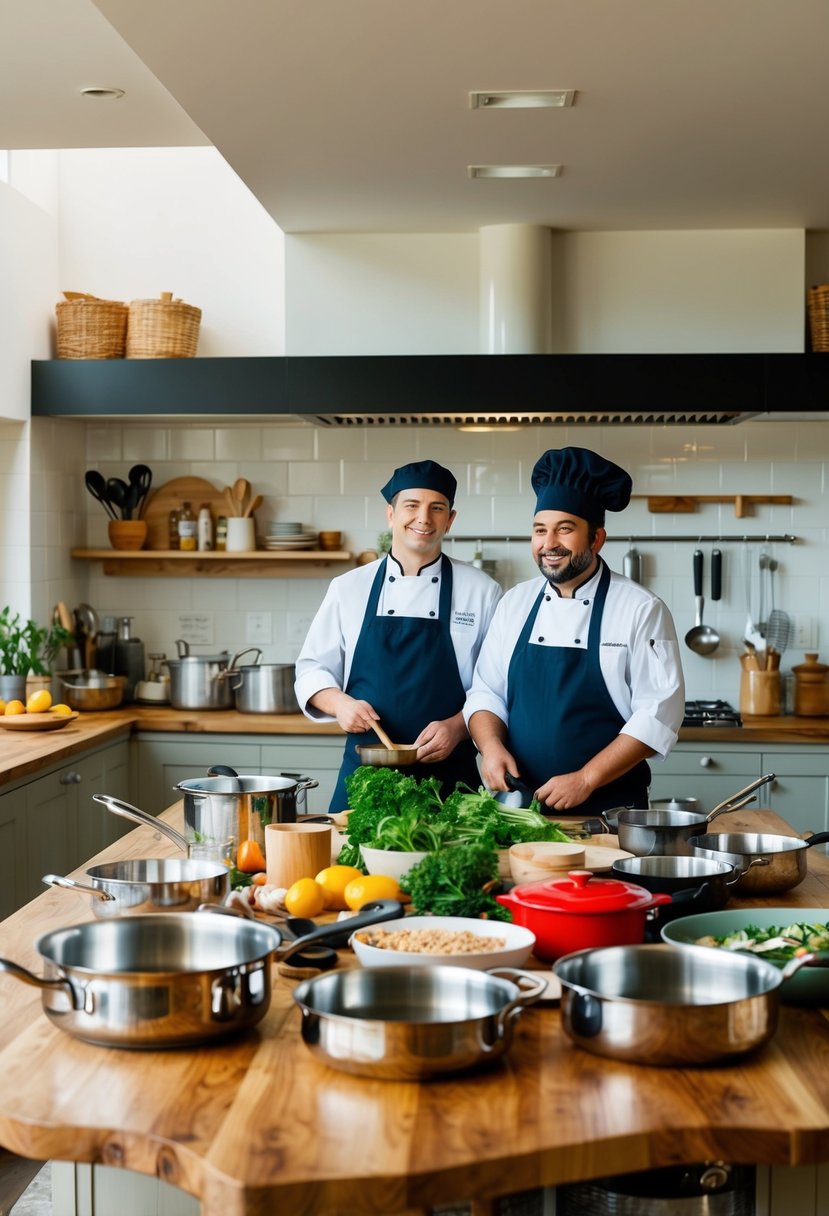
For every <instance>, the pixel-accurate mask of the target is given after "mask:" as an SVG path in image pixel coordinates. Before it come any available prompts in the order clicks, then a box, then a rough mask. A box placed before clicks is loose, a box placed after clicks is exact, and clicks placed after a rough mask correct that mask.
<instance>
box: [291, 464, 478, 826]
mask: <svg viewBox="0 0 829 1216" xmlns="http://www.w3.org/2000/svg"><path fill="white" fill-rule="evenodd" d="M456 488H457V482H456V480H455V477H454V476H453V475H452V473H450V471H449V470H448V469H445V468H444V467H443V466H442V465H440V464H438V463H437V462H436V461H434V460H419V461H415V462H413V463H411V464H406V465H403V466H402V468H399V469H396V470H395V471H394V474H393V475H392V477H391V478H390V479H389V481H388V482H387V483H386V485H384V486H383V488H382V490H381V493H382V495H383V497H384V498H385V500H386V502H387V504H388V506H387V508H386V514H387V518H388V522H389V527H390V528H391V533H392V544H391V552H390V553H389V554H388V556H386V557H382V558H380V559H378V560H377V561H374V562H371V563H369V564H368V565H365V566H358V567H357V568H356V569H355V570H349V571H348V573H347V574H342V575H340V576H339V577H338V578H335V579H332V581H331V583H330V585H329V587H328V591H327V593H326V596H325V599H324V601H323V603H322V605H321V606H320V608H319V611H318V612H317V614H316V616H315V617H314V620H313V622H312V624H311V628H310V630H309V631H308V636H307V637H306V639H305V643H304V645H303V647H302V651H301V653H300V655H299V658H298V659H297V664H296V671H297V678H296V695H297V700H298V701H299V704H300V707H301V708H302V711H303V713H305V714H306V716H307V717H309V718H311V719H315V720H317V721H320V720H322V721H331V720H333V719H336V720H337V722H339V724H340V726H341V727H342V728H343V730H345V731H347V732H348V739H347V741H346V745H345V754H344V757H343V762H342V765H341V767H340V774H339V780H338V782H337V788H336V789H335V791H334V796H333V798H332V800H331V807H330V809H331V811H332V812H335V813H336V812H338V811H342V810H344V809H345V808H346V807H347V806H348V801H347V796H346V790H345V778H346V776H347V775H348V774H349V773H352V772H353V771H354V769H355V768H357V767H358V766H359V764H360V760H359V757H358V755H357V745H358V744H374V745H377V742H378V740H377V736H376V735H375V733H374V731H373V729H372V723H373V722H376V721H378V720H379V721H380V722H381V723H382V725H383V727H384V728H385V731H386V733H387V734H388V735H389V736H390V737H391V738H392V739H393V740H394V742H395V743H405V744H411V743H413V744H414V745H415V746H416V747H417V749H418V762H417V764H416V765H414V766H412V767H410V768H407V769H406V772H407V773H410V774H411V775H412V776H415V777H419V778H420V777H424V776H435V777H438V778H439V779H440V780H441V782H442V783H443V790H444V793H450V792H451V791H452V790H453V789H454V788H455V783H456V781H465V782H467V783H468V784H469V785H471V786H472V787H473V789H474V788H477V787H478V785H479V784H480V777H479V774H478V769H477V766H476V760H475V747H474V745H473V743H472V741H471V740H470V738H469V735H468V732H467V729H466V724H465V722H464V720H463V714H462V712H461V711H462V709H463V703H464V698H465V696H466V690H467V689H468V688H469V685H470V683H471V681H472V671H473V668H474V665H475V660H476V658H477V657H478V652H479V650H480V647H481V640H482V638H483V636H484V633H485V632H486V629H487V627H488V625H489V623H490V621H491V620H492V616H493V613H494V611H495V607H496V604H497V603H498V600H499V598H500V595H501V588H500V587H499V585H498V584H497V583H496V582H495V581H494V580H493V579H491V578H490V577H489V575H487V574H484V573H483V571H482V570H478V569H476V568H475V567H474V566H471V565H467V564H466V563H465V562H459V561H455V560H452V559H450V558H448V557H447V556H446V555H445V554H443V553H442V552H441V546H442V542H443V538H444V536H445V535H446V533H447V532H448V531H449V529H450V527H451V525H452V521H453V520H454V518H455V510H454V502H455V490H456Z"/></svg>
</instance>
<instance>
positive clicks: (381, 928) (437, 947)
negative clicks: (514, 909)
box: [349, 916, 535, 971]
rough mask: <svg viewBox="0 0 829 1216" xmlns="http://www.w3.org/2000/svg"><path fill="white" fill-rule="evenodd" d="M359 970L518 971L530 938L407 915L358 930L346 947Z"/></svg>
mask: <svg viewBox="0 0 829 1216" xmlns="http://www.w3.org/2000/svg"><path fill="white" fill-rule="evenodd" d="M349 945H350V946H351V948H352V950H353V951H354V953H355V954H356V955H357V958H358V959H359V960H360V962H361V963H362V965H363V966H364V967H396V966H399V967H411V966H413V965H414V966H417V965H418V964H419V965H421V966H427V967H428V966H435V965H437V964H439V963H440V964H443V965H444V966H445V965H446V964H447V963H448V964H450V965H451V966H453V967H473V968H476V969H478V970H484V971H485V970H487V969H488V968H489V967H521V966H522V965H523V964H524V963H525V962H526V961H527V959H528V958H529V957H530V954H531V953H532V949H533V946H534V945H535V934H534V933H531V932H530V930H529V929H525V928H524V926H523V925H511V924H508V923H507V922H505V921H500V920H476V919H475V918H474V917H471V916H406V917H403V918H402V919H401V920H387V921H384V922H383V923H382V924H378V925H376V926H375V925H370V926H369V927H368V928H367V929H357V930H356V931H355V932H354V933H353V934H352V935H351V940H350V942H349Z"/></svg>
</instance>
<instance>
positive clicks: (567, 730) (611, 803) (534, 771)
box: [507, 558, 650, 814]
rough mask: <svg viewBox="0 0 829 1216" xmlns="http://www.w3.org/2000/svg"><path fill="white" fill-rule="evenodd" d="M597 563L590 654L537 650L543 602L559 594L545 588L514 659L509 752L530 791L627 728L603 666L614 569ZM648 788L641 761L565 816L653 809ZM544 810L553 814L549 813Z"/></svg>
mask: <svg viewBox="0 0 829 1216" xmlns="http://www.w3.org/2000/svg"><path fill="white" fill-rule="evenodd" d="M599 562H600V564H601V566H602V567H603V568H602V573H601V577H600V578H599V585H598V588H597V590H596V598H595V601H594V603H593V611H592V612H591V614H590V631H589V633H588V635H587V649H586V650H584V649H582V648H580V647H579V648H576V647H570V646H566V647H557V646H539V645H534V644H532V643H531V641H530V639H531V637H532V635H533V630H534V629H535V619H536V616H537V615H538V609H539V608H540V606H541V603H542V600H543V598H544V596H546V595H555V591H552V590H551V589H550V588H548V587H546V586H545V587H542V589H541V591H540V592H539V594H538V598H537V599H536V600H535V602H534V603H533V606H532V608H531V609H530V612H529V615H528V616H527V619H526V621H525V622H524V627H523V629H522V630H521V635H520V637H519V638H518V641H517V642H516V644H515V649H514V651H513V652H512V658H511V659H510V665H509V673H508V683H507V709H508V710H509V743H508V746H509V750H510V752H511V753H512V755H513V756H514V757H515V760H516V763H517V764H518V769H519V772H518V776H520V777H521V779H522V781H524V782H525V783H526V784H527V785H529V786H530V787H531V788H532V789H538V788H539V786H542V785H544V784H545V782H547V781H549V780H550V778H551V777H558V776H560V775H561V774H562V773H572V772H575V771H576V770H577V769H580V768H582V767H583V765H584V764H586V763H587V761H588V760H590V759H591V758H592V757H593V756H595V755H596V753H597V752H600V751H601V750H602V749H603V748H605V747H607V745H608V744H609V743H610V742H611V741H612V740H613V739H615V738H616V736H617V735H618V734H619V731H620V730H621V728H622V727H623V726H624V723H625V720H624V718H623V717H622V715H621V714H620V713H619V711H618V709H617V708H616V706H615V705H614V703H613V699H612V698H611V696H610V693H609V692H608V691H607V685H606V684H605V682H604V677H603V676H602V671H601V665H600V662H599V654H600V637H601V626H602V616H603V614H604V606H605V600H606V599H607V589H608V586H609V585H610V570H609V568H608V567H607V565H606V564H605V563H604V562H603V561H602V560H601V558H599ZM538 640H539V641H541V639H540V638H539V639H538ZM649 785H650V769H649V767H648V765H647V764H646V763H645V761H644V760H642V761H640V763H639V764H637V765H635V767H634V768H632V769H631V770H630V772H627V773H624V774H623V775H622V776H621V777H618V778H617V779H616V780H615V781H612V782H610V783H609V784H608V785H603V786H601V787H600V788H599V789H597V790H595V791H594V792H593V794H591V796H590V797H589V798H588V799H587V800H586V801H585V802H582V803H580V804H579V806H577V807H572V808H570V809H568V811H567V812H566V813H567V814H575V813H578V814H581V813H582V812H587V813H589V814H597V813H598V812H599V811H604V810H609V809H610V808H611V807H615V806H635V807H642V808H647V805H648V786H649ZM545 810H546V812H547V813H548V814H554V813H555V812H554V811H552V810H551V809H550V808H545Z"/></svg>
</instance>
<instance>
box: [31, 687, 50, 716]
mask: <svg viewBox="0 0 829 1216" xmlns="http://www.w3.org/2000/svg"><path fill="white" fill-rule="evenodd" d="M51 704H52V694H51V693H50V692H49V690H48V688H39V689H38V691H37V692H33V693H32V695H31V696H30V697H29V699H28V701H27V702H26V713H27V714H44V713H45V712H46V710H47V709H48V708H49V707H50V705H51Z"/></svg>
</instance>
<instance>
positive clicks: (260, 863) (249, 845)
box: [236, 839, 267, 874]
mask: <svg viewBox="0 0 829 1216" xmlns="http://www.w3.org/2000/svg"><path fill="white" fill-rule="evenodd" d="M266 867H267V863H266V861H265V857H264V854H263V853H262V846H261V845H260V843H259V841H258V840H253V839H250V840H242V841H240V842H239V848H238V849H237V850H236V868H237V870H241V871H242V873H244V874H256V873H258V872H259V870H264V869H266Z"/></svg>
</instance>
